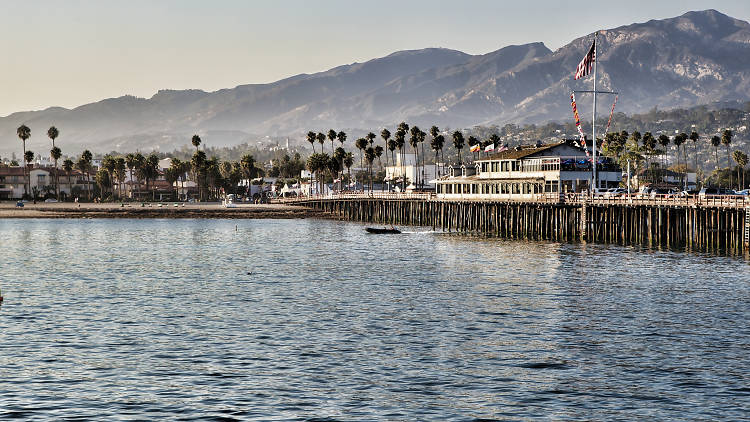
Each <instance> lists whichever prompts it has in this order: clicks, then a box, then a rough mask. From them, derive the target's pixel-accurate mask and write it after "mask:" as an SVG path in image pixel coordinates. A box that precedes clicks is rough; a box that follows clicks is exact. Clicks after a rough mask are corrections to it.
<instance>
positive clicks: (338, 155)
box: [333, 147, 346, 190]
mask: <svg viewBox="0 0 750 422" xmlns="http://www.w3.org/2000/svg"><path fill="white" fill-rule="evenodd" d="M344 158H346V151H345V150H344V148H342V147H338V148H336V150H335V151H334V152H333V159H334V160H336V161H338V163H339V165H338V171H339V172H340V173H342V175H341V177H339V190H341V179H343V178H344V175H343V168H344Z"/></svg>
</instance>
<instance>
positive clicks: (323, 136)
mask: <svg viewBox="0 0 750 422" xmlns="http://www.w3.org/2000/svg"><path fill="white" fill-rule="evenodd" d="M315 139H317V140H318V143H319V144H320V152H321V153H323V144H325V142H326V134H325V133H323V132H318V134H317V135H315Z"/></svg>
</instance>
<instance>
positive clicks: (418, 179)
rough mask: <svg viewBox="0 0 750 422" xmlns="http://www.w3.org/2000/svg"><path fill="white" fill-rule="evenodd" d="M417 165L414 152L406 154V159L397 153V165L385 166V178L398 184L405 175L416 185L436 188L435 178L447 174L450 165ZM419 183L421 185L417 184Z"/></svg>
mask: <svg viewBox="0 0 750 422" xmlns="http://www.w3.org/2000/svg"><path fill="white" fill-rule="evenodd" d="M421 161H422V160H421V159H420V165H419V166H418V165H417V160H416V156H415V155H414V154H404V159H403V160H402V157H400V155H399V154H396V165H394V166H388V167H386V168H385V180H386V181H388V182H390V183H392V184H398V182H399V181H400V180H401V179H402V177H403V176H406V180H407V181H408V182H409V183H410V184H411V185H414V186H415V187H418V188H420V189H421V188H425V189H435V179H438V178H439V177H442V176H444V175H445V174H446V171H447V169H448V167H447V166H446V165H445V164H444V163H437V164H427V165H422V164H421ZM417 185H419V186H417Z"/></svg>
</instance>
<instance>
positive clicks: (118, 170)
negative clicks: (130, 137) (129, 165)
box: [115, 157, 126, 199]
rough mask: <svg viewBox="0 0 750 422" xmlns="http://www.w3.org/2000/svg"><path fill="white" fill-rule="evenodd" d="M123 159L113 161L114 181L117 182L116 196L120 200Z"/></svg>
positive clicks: (122, 181)
mask: <svg viewBox="0 0 750 422" xmlns="http://www.w3.org/2000/svg"><path fill="white" fill-rule="evenodd" d="M125 168H126V164H125V158H124V157H117V158H116V159H115V180H117V192H118V193H117V196H118V197H119V198H120V199H122V185H123V184H124V183H125Z"/></svg>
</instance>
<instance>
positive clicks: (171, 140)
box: [0, 10, 750, 154]
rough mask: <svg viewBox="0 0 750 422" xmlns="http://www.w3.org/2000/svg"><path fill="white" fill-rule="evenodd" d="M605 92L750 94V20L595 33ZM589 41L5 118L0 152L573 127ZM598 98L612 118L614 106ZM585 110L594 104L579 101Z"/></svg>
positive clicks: (650, 99)
mask: <svg viewBox="0 0 750 422" xmlns="http://www.w3.org/2000/svg"><path fill="white" fill-rule="evenodd" d="M599 40H600V44H599V46H600V61H599V82H600V85H599V87H600V88H601V89H610V90H616V91H619V92H620V97H619V102H618V111H622V112H626V113H639V112H644V111H646V110H648V109H651V108H652V107H654V106H657V107H659V108H662V109H667V108H673V107H690V106H694V105H698V104H707V103H715V102H717V101H734V100H738V101H746V100H749V99H750V24H748V23H747V22H744V21H739V20H736V19H733V18H731V17H728V16H726V15H723V14H721V13H719V12H717V11H713V10H708V11H702V12H690V13H686V14H685V15H683V16H680V17H677V18H672V19H665V20H652V21H649V22H645V23H638V24H632V25H627V26H622V27H619V28H615V29H609V30H604V31H601V33H600V37H599ZM591 41H592V36H591V35H588V36H586V37H582V38H579V39H576V40H573V41H572V42H571V43H569V44H568V45H565V46H563V47H561V48H560V49H558V50H557V51H554V52H553V51H550V50H549V49H548V48H546V47H545V46H544V45H543V44H541V43H530V44H525V45H519V46H508V47H504V48H501V49H499V50H497V51H494V52H491V53H488V54H484V55H478V56H472V55H468V54H465V53H462V52H460V51H455V50H447V49H435V48H431V49H423V50H413V51H400V52H396V53H393V54H391V55H389V56H386V57H382V58H378V59H373V60H370V61H367V62H365V63H354V64H350V65H343V66H339V67H336V68H333V69H330V70H328V71H325V72H320V73H316V74H312V75H307V74H303V75H297V76H294V77H291V78H287V79H284V80H280V81H277V82H274V83H270V84H259V85H241V86H237V87H235V88H231V89H223V90H219V91H216V92H210V93H209V92H204V91H199V90H186V91H159V92H158V93H156V94H155V95H154V96H153V97H151V98H149V99H144V98H135V97H132V96H124V97H120V98H112V99H106V100H103V101H99V102H96V103H92V104H86V105H83V106H80V107H77V108H75V109H72V110H68V109H63V108H59V107H56V108H49V109H47V110H42V111H33V112H23V113H15V114H12V115H10V116H7V117H2V118H0V138H1V139H4V140H5V141H4V142H2V143H0V153H2V154H8V153H10V151H16V150H18V147H19V144H20V142H19V141H18V140H17V138H16V136H15V130H16V128H17V127H18V126H19V125H20V124H21V123H25V124H27V125H28V126H30V127H31V129H32V138H31V140H30V142H29V148H31V149H33V150H36V151H45V152H46V150H47V149H49V148H48V146H49V142H48V140H47V139H46V136H45V134H46V130H47V128H48V127H49V126H50V125H55V126H57V127H58V128H59V129H60V132H61V136H60V138H59V144H60V146H61V147H62V148H63V151H64V153H67V152H73V151H76V152H77V151H80V150H81V149H82V148H84V147H85V148H90V149H92V150H94V151H109V150H112V149H117V150H121V151H130V150H135V149H141V150H150V149H153V148H159V149H162V150H171V149H174V148H176V147H178V146H181V145H184V144H186V143H188V142H189V138H190V136H191V135H192V134H193V133H199V134H201V135H202V136H203V137H204V140H205V142H207V143H208V144H209V145H214V146H218V145H229V144H238V143H242V142H247V141H250V140H254V139H256V138H258V137H260V136H264V135H283V136H285V135H291V136H292V137H293V138H300V139H301V137H302V136H303V135H302V134H303V133H304V132H306V131H307V130H309V129H314V130H319V129H328V128H336V129H340V128H343V129H347V130H348V129H352V128H359V129H373V130H374V129H377V128H378V127H381V126H392V125H394V124H396V123H398V122H400V121H402V120H406V121H409V122H412V123H416V124H419V125H422V126H428V125H432V124H437V125H439V126H441V127H444V126H450V127H468V126H473V125H476V124H498V125H502V124H505V123H509V122H513V123H528V122H537V123H538V122H545V121H549V120H558V121H563V120H569V119H570V118H571V117H570V114H571V113H570V105H569V99H568V97H569V95H570V91H571V90H573V89H590V87H591V83H590V78H587V79H585V80H581V81H574V80H573V77H572V76H573V72H574V69H575V67H576V65H577V64H578V62H579V61H580V60H581V58H582V56H583V54H584V53H585V51H586V50H587V48H588V47H589V45H590V43H591ZM609 101H611V99H605V100H603V101H602V103H605V104H603V105H602V112H603V113H606V109H607V108H608V107H609V104H607V103H608V102H609ZM580 103H581V112H582V113H586V114H588V113H590V103H588V102H587V100H586V99H584V98H581V101H580Z"/></svg>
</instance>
